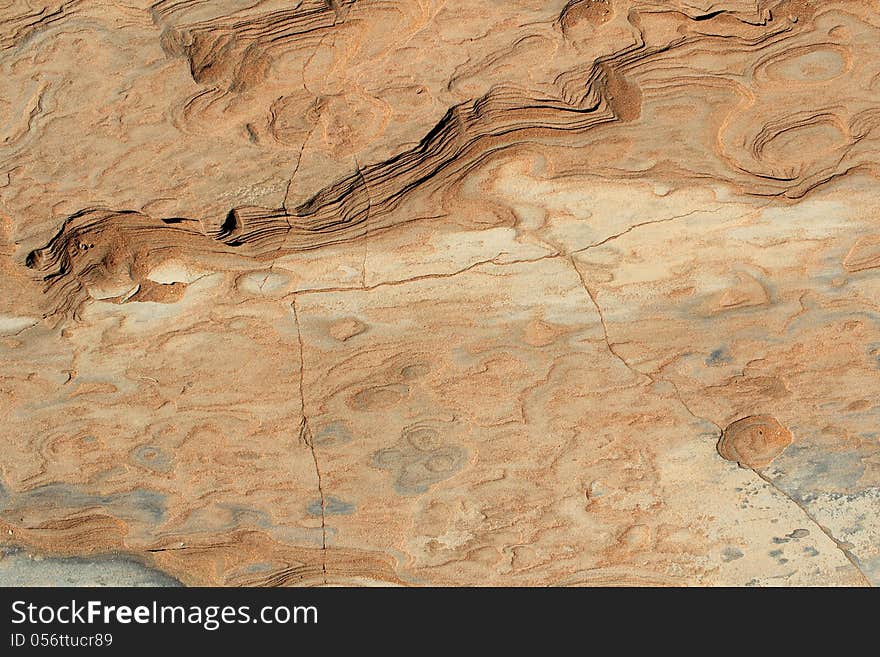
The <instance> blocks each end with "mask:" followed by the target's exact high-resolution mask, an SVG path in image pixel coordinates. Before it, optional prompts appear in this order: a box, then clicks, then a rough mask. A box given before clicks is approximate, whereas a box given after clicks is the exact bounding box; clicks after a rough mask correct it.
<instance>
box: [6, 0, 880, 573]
mask: <svg viewBox="0 0 880 657" xmlns="http://www.w3.org/2000/svg"><path fill="white" fill-rule="evenodd" d="M0 130H2V138H0V273H2V276H0V419H2V422H0V445H2V449H0V536H2V541H3V549H4V550H5V551H6V553H7V554H8V555H10V556H8V557H7V558H5V559H0V583H3V582H7V583H10V582H13V583H16V584H20V583H22V582H24V583H27V582H31V583H44V582H45V581H46V578H47V577H55V574H54V573H58V572H63V571H64V569H65V568H67V567H68V564H72V563H76V564H78V565H77V566H76V575H75V577H76V578H77V580H76V581H78V582H80V581H82V580H83V578H88V577H91V576H92V575H90V573H94V572H95V571H96V569H98V570H99V569H100V568H99V567H95V566H94V564H99V565H100V564H102V563H113V564H115V565H114V566H113V573H114V577H122V578H125V577H130V578H132V579H133V581H138V582H140V581H146V582H158V583H161V582H165V581H178V582H181V583H183V584H187V585H323V584H356V585H361V584H375V583H379V584H394V585H474V584H478V585H483V584H495V585H611V584H624V585H627V584H635V585H869V584H870V585H876V584H878V583H880V520H878V518H880V429H878V422H880V401H878V394H877V393H878V389H880V388H878V381H880V379H878V369H880V305H878V299H880V239H878V237H877V235H878V228H877V222H878V212H880V208H878V201H877V199H878V198H880V195H878V191H880V169H878V162H880V2H878V1H877V0H858V1H856V0H823V1H819V0H717V1H715V0H713V1H709V0H669V1H666V0H664V1H660V0H569V1H568V2H566V1H564V0H559V1H548V0H515V1H513V0H505V1H504V2H501V1H497V0H493V1H490V2H486V1H485V0H482V1H480V2H476V1H474V0H461V1H459V2H455V3H451V2H445V1H444V0H382V1H379V0H357V1H355V0H332V1H327V0H303V1H302V2H288V1H284V2H282V1H280V0H248V1H247V2H245V1H243V0H218V1H216V2H213V1H212V2H197V1H195V0H173V1H172V0H154V1H153V2H149V1H141V0H130V1H129V2H126V3H116V2H107V1H105V0H89V1H85V0H72V1H71V0H66V1H63V2H62V1H61V0H45V1H42V0H9V1H7V2H2V3H0ZM754 416H760V417H762V418H765V419H764V420H763V421H764V422H765V424H764V426H765V427H769V431H770V433H764V434H759V433H756V432H757V429H756V428H755V426H754V425H750V427H747V431H746V433H745V434H744V433H742V432H741V431H740V429H742V428H743V426H742V425H741V424H740V423H741V422H743V420H742V418H750V417H752V418H753V417H754ZM766 418H774V420H773V422H770V420H768V419H766ZM738 420H739V423H738V422H737V421H738ZM768 422H769V424H767V423H768ZM728 426H730V428H729V429H728V430H727V431H726V432H722V428H723V427H728ZM738 432H739V433H738ZM744 436H745V437H744ZM789 437H793V441H791V444H790V445H789V444H788V442H790V441H789ZM719 439H720V440H721V441H722V442H721V445H718V441H719ZM716 446H718V447H717V449H716ZM782 448H784V451H783V449H782ZM719 452H720V454H719ZM722 456H725V458H722ZM725 459H729V460H725ZM731 461H736V462H739V463H742V464H743V465H747V466H750V467H747V468H741V467H738V465H737V463H734V462H731ZM31 557H33V558H34V559H43V560H44V563H49V564H52V569H53V570H52V571H51V573H50V574H49V575H47V574H46V572H48V571H40V569H39V565H38V564H39V562H38V561H37V562H34V561H33V560H31ZM108 560H110V561H108ZM35 563H36V564H37V565H35ZM22 564H24V565H22ZM82 564H86V566H83V565H82ZM89 564H92V565H91V566H89ZM133 564H134V565H133ZM70 568H73V567H72V566H70ZM138 568H140V570H138ZM71 572H72V571H71ZM40 573H43V574H40ZM72 576H73V575H72ZM114 581H116V580H114Z"/></svg>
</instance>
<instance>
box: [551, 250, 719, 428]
mask: <svg viewBox="0 0 880 657" xmlns="http://www.w3.org/2000/svg"><path fill="white" fill-rule="evenodd" d="M565 258H566V259H567V260H568V262H569V263H570V264H571V266H572V268H573V269H574V271H575V272H576V273H577V276H578V278H579V279H580V281H581V286H582V287H583V288H584V291H585V292H586V293H587V296H588V297H590V301H591V302H592V303H593V306H594V307H595V308H596V313H597V314H598V315H599V321H600V322H601V323H602V333H603V336H604V339H605V346H606V347H607V348H608V351H609V352H610V353H611V355H613V356H614V357H615V358H617V360H619V361H620V362H621V363H623V365H624V367H626V369H628V370H629V371H630V372H632V373H633V374H636V375H637V376H639V377H643V378H645V379H647V381H648V382H650V383H652V384H657V383H667V384H669V385H670V386H671V387H672V389H673V390H674V391H675V400H676V401H677V402H678V403H679V404H681V406H682V408H684V410H685V411H686V412H687V414H688V415H690V416H691V417H692V418H694V419H695V420H701V421H703V422H706V423H707V424H711V425H712V426H713V427H715V429H716V430H717V431H718V437H719V438H720V437H721V427H720V426H719V425H718V424H717V423H716V422H713V421H712V420H710V419H708V418H705V417H703V416H701V415H697V414H696V413H694V412H693V411H692V410H691V408H690V406H688V405H687V403H686V402H685V401H684V398H683V397H682V396H681V391H680V390H679V389H678V386H677V385H676V384H675V382H673V381H670V380H668V379H665V378H663V377H660V376H654V375H652V374H649V373H647V372H642V371H641V370H640V369H638V368H635V367H633V366H632V365H630V364H629V362H627V360H626V359H625V358H624V357H623V356H621V355H620V354H619V353H617V351H616V350H615V349H614V345H613V344H612V343H611V338H610V337H609V333H608V324H607V322H606V321H605V313H604V312H603V311H602V306H600V305H599V300H598V299H597V298H596V294H595V292H593V290H592V289H591V288H590V286H589V285H587V281H586V279H585V278H584V275H583V274H582V273H581V270H580V269H579V268H578V266H577V264H576V263H575V261H574V257H573V256H572V254H570V253H567V254H565Z"/></svg>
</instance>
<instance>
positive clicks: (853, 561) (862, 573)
mask: <svg viewBox="0 0 880 657" xmlns="http://www.w3.org/2000/svg"><path fill="white" fill-rule="evenodd" d="M751 470H752V472H754V473H755V474H756V475H758V476H759V477H760V478H761V479H762V480H763V481H764V482H766V484H767V485H768V486H770V487H771V488H773V490H775V491H776V492H777V493H779V494H780V495H782V496H783V497H784V498H786V499H787V500H788V501H789V502H791V503H792V504H794V505H795V506H796V507H797V508H799V509H800V510H801V511H802V512H803V514H804V515H805V516H806V517H807V519H808V520H809V521H810V522H811V523H812V524H814V525H815V526H816V527H818V528H819V530H820V531H821V532H822V533H823V534H825V536H827V537H828V538H829V539H830V540H831V542H832V543H834V545H836V546H837V549H838V550H840V551H841V552H842V553H843V556H845V557H846V560H847V561H849V562H850V564H852V567H853V568H855V569H856V572H857V573H858V574H859V575H860V576H861V579H862V581H863V582H864V583H865V586H869V587H871V588H873V586H874V585H873V584H872V583H871V580H870V579H868V576H867V575H866V574H865V571H863V570H862V569H861V568H860V567H859V562H858V559H857V558H856V557H855V555H854V554H853V553H852V552H850V551H849V550H848V549H846V547H845V546H844V544H843V542H842V541H839V540H838V539H837V538H836V537H835V536H834V534H832V533H831V530H830V529H828V528H827V527H825V525H823V524H822V523H821V522H819V521H818V520H817V519H816V518H815V516H813V514H812V513H810V512H809V510H808V509H807V507H805V506H804V505H803V504H801V503H800V502H799V501H798V500H797V499H796V498H795V497H793V496H791V495H789V494H788V493H786V492H785V491H784V490H783V489H781V488H780V487H779V486H777V485H776V484H775V483H774V482H773V480H772V479H770V477H768V476H767V475H765V474H764V473H763V472H761V471H760V470H755V469H754V468H752V469H751Z"/></svg>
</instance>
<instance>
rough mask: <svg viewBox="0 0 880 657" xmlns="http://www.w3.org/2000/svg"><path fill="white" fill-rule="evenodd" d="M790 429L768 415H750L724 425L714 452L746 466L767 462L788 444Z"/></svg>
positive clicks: (768, 463)
mask: <svg viewBox="0 0 880 657" xmlns="http://www.w3.org/2000/svg"><path fill="white" fill-rule="evenodd" d="M791 441H792V437H791V432H790V431H789V430H788V429H786V428H785V427H784V426H782V425H781V424H779V421H778V420H777V419H776V418H774V417H770V416H769V415H750V416H749V417H744V418H742V419H740V420H737V421H736V422H733V423H731V424H729V425H728V426H727V428H726V429H724V432H723V433H722V434H721V439H720V440H719V441H718V453H719V454H721V456H723V457H724V458H726V459H727V460H728V461H734V462H736V463H739V464H740V465H741V466H743V467H746V468H763V467H766V466H768V465H770V464H771V463H772V462H773V459H775V458H776V457H777V456H779V455H780V454H782V452H783V451H784V450H785V448H786V447H788V446H789V445H791Z"/></svg>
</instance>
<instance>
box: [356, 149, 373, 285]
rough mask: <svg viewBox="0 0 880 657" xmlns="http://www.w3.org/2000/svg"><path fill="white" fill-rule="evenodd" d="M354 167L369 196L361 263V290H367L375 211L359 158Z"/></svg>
mask: <svg viewBox="0 0 880 657" xmlns="http://www.w3.org/2000/svg"><path fill="white" fill-rule="evenodd" d="M354 165H355V167H356V168H357V173H358V176H359V177H360V179H361V184H362V185H363V186H364V193H365V194H366V195H367V216H366V217H365V218H364V236H363V243H364V259H363V261H362V262H361V288H362V289H364V290H366V289H367V242H368V241H369V240H368V238H369V237H370V212H372V210H373V198H372V196H370V187H369V185H367V179H366V178H365V177H364V172H363V170H361V165H360V163H359V162H358V160H357V158H354Z"/></svg>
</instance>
